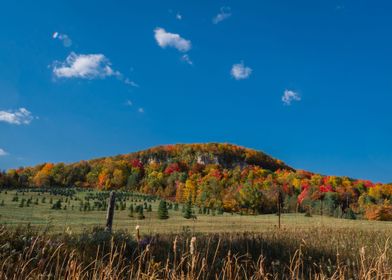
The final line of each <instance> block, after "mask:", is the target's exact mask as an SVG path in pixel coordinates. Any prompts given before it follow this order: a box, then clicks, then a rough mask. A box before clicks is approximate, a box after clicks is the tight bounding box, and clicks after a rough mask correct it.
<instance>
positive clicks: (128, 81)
mask: <svg viewBox="0 0 392 280" xmlns="http://www.w3.org/2000/svg"><path fill="white" fill-rule="evenodd" d="M124 83H125V84H127V85H130V86H132V87H139V85H138V84H137V83H136V82H134V81H132V80H131V79H129V78H125V80H124Z"/></svg>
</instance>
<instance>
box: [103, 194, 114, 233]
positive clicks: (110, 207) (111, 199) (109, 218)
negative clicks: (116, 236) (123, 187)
mask: <svg viewBox="0 0 392 280" xmlns="http://www.w3.org/2000/svg"><path fill="white" fill-rule="evenodd" d="M115 204H116V193H115V192H113V191H111V192H110V196H109V204H108V212H107V215H106V227H105V230H106V231H109V232H112V226H113V216H114V206H115Z"/></svg>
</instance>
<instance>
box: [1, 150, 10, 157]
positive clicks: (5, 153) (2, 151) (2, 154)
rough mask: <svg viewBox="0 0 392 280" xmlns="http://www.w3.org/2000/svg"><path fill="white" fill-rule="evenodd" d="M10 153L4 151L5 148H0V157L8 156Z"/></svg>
mask: <svg viewBox="0 0 392 280" xmlns="http://www.w3.org/2000/svg"><path fill="white" fill-rule="evenodd" d="M6 155H8V153H7V152H6V151H4V150H3V149H0V157H3V156H6Z"/></svg>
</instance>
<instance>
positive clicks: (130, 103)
mask: <svg viewBox="0 0 392 280" xmlns="http://www.w3.org/2000/svg"><path fill="white" fill-rule="evenodd" d="M125 105H126V106H132V105H133V103H132V101H131V100H127V101H126V102H125Z"/></svg>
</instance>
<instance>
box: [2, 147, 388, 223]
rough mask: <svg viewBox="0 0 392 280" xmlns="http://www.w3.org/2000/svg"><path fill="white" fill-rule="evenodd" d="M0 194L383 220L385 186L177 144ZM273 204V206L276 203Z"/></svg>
mask: <svg viewBox="0 0 392 280" xmlns="http://www.w3.org/2000/svg"><path fill="white" fill-rule="evenodd" d="M0 186H1V187H3V188H28V187H64V188H69V187H83V188H96V189H100V190H109V189H126V190H131V191H138V192H143V193H146V194H153V195H158V196H161V197H163V198H166V199H169V200H173V201H177V202H182V203H186V202H188V201H189V200H190V201H191V202H192V204H195V205H198V206H199V207H207V208H209V209H217V210H222V211H227V212H243V213H251V214H257V213H274V212H276V210H277V204H278V203H279V204H282V205H281V206H283V210H284V211H286V212H296V211H305V209H306V210H307V211H310V209H311V210H312V211H318V212H319V213H320V214H325V213H327V214H329V215H335V216H339V217H344V215H345V214H348V213H349V214H350V215H351V216H352V213H353V212H355V213H356V214H358V215H362V214H363V216H364V217H367V218H368V219H374V220H385V219H386V220H388V219H391V215H390V211H391V210H390V209H391V208H390V207H391V206H389V205H387V204H386V202H388V203H390V202H392V201H391V199H392V185H391V184H380V183H373V182H370V181H367V180H356V179H352V178H349V177H338V176H323V175H320V174H314V173H312V172H309V171H303V170H294V169H293V168H291V167H289V166H287V165H286V164H285V163H283V162H282V161H280V160H277V159H274V158H272V157H270V156H268V155H266V154H264V153H262V152H259V151H255V150H252V149H248V148H243V147H240V146H236V145H231V144H218V143H210V144H178V145H168V146H160V147H155V148H151V149H148V150H144V151H140V152H136V153H131V154H126V155H118V156H114V157H106V158H98V159H93V160H89V161H81V162H77V163H73V164H64V163H57V164H53V163H45V164H41V165H37V166H34V167H25V168H19V169H11V170H8V171H7V172H3V173H0ZM278 198H279V199H278Z"/></svg>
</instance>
